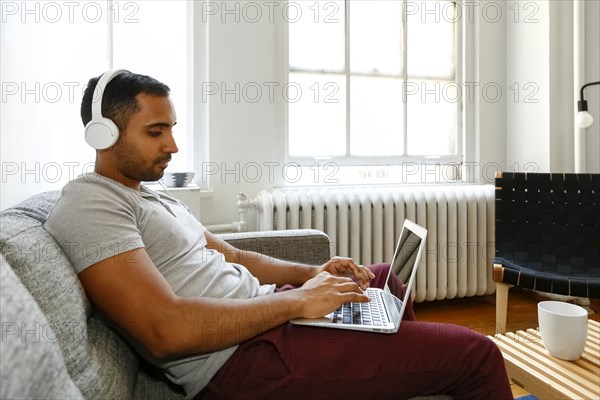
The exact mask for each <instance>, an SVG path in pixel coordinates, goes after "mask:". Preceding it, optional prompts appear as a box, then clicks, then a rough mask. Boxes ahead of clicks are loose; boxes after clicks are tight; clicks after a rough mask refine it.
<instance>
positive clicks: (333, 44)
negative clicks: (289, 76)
mask: <svg viewBox="0 0 600 400" xmlns="http://www.w3.org/2000/svg"><path fill="white" fill-rule="evenodd" d="M287 4H288V7H287V8H286V9H285V12H284V15H285V17H286V18H285V19H286V20H287V21H288V23H289V24H288V26H289V44H290V45H289V53H290V54H289V57H290V68H291V69H306V70H312V71H315V70H316V71H323V70H324V71H336V72H342V71H343V70H344V65H345V55H344V53H345V50H344V43H345V39H344V36H345V20H346V18H345V15H344V2H343V1H327V2H324V1H295V2H289V3H287Z"/></svg>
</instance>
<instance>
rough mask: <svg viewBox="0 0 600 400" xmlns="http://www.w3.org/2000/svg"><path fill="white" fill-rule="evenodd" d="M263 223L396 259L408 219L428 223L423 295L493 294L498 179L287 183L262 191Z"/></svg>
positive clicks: (346, 251) (364, 260)
mask: <svg viewBox="0 0 600 400" xmlns="http://www.w3.org/2000/svg"><path fill="white" fill-rule="evenodd" d="M257 203H258V229H259V230H272V229H277V230H279V229H296V228H312V229H318V230H321V231H323V232H325V233H326V234H327V235H328V236H329V238H330V240H331V243H332V255H339V256H346V257H352V258H353V259H354V260H356V261H358V262H360V263H361V264H363V265H371V264H375V263H380V262H390V261H391V258H392V255H393V252H394V247H395V245H396V240H397V238H398V236H399V235H400V229H401V228H402V223H403V221H404V219H405V218H408V219H410V220H412V221H414V222H416V223H417V224H419V225H421V226H423V227H425V228H427V230H428V234H427V251H426V253H425V254H424V255H423V258H422V261H421V262H422V263H423V264H422V265H421V266H420V270H419V273H418V276H417V278H416V284H415V289H416V290H415V292H414V293H413V295H414V299H415V301H418V302H419V301H424V300H427V301H429V300H435V299H451V298H455V297H470V296H479V295H485V294H491V293H493V292H494V290H495V286H494V283H493V280H492V276H491V271H492V269H491V260H492V258H493V257H494V187H493V185H452V186H403V187H367V188H328V189H285V190H274V191H270V192H269V191H262V192H260V193H259V194H258V198H257Z"/></svg>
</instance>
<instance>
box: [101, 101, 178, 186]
mask: <svg viewBox="0 0 600 400" xmlns="http://www.w3.org/2000/svg"><path fill="white" fill-rule="evenodd" d="M136 99H137V102H138V104H139V107H140V111H139V112H137V113H135V114H133V115H132V116H131V118H130V119H129V123H128V124H127V128H126V129H125V130H124V131H122V132H121V138H120V139H119V141H117V143H116V144H115V146H114V148H113V150H114V154H115V163H116V169H117V172H118V173H119V174H120V175H122V177H123V178H125V179H126V180H129V181H132V182H140V181H156V180H158V179H160V178H161V177H162V176H163V174H164V170H165V168H167V166H168V162H169V161H170V160H171V154H173V153H177V151H178V149H177V145H176V144H175V139H174V138H173V126H174V125H175V124H176V123H177V117H176V115H175V109H174V107H173V103H172V102H171V98H170V97H162V96H151V95H147V94H143V93H142V94H139V95H138V96H137V97H136Z"/></svg>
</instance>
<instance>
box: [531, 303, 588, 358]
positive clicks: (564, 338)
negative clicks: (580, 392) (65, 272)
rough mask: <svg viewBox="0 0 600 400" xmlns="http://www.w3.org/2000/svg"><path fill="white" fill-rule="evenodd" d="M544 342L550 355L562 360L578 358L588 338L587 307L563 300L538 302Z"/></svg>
mask: <svg viewBox="0 0 600 400" xmlns="http://www.w3.org/2000/svg"><path fill="white" fill-rule="evenodd" d="M538 322H539V326H540V334H541V335H542V342H543V343H544V346H545V347H546V350H548V353H550V355H552V356H554V357H556V358H560V359H561V360H568V361H573V360H577V359H579V358H580V357H581V355H582V354H583V350H584V348H585V342H586V340H587V323H588V313H587V311H586V310H585V308H583V307H580V306H578V305H575V304H570V303H564V302H561V301H542V302H540V303H538Z"/></svg>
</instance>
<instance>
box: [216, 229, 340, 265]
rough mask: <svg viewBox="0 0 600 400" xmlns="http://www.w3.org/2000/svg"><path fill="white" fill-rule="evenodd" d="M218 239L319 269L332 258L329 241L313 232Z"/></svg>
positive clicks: (233, 235)
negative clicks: (318, 266)
mask: <svg viewBox="0 0 600 400" xmlns="http://www.w3.org/2000/svg"><path fill="white" fill-rule="evenodd" d="M219 237H221V238H222V239H224V240H226V241H227V242H229V243H231V244H232V245H233V246H235V247H237V248H239V249H243V250H250V251H256V252H258V253H262V254H266V255H268V256H271V257H275V258H280V259H282V260H288V261H296V262H301V263H305V264H314V265H321V264H323V263H325V262H327V261H328V260H329V258H330V257H331V255H332V254H331V248H330V243H329V237H328V236H327V235H326V234H325V233H323V232H321V231H317V230H314V229H294V230H287V231H262V232H242V233H228V234H221V235H219Z"/></svg>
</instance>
